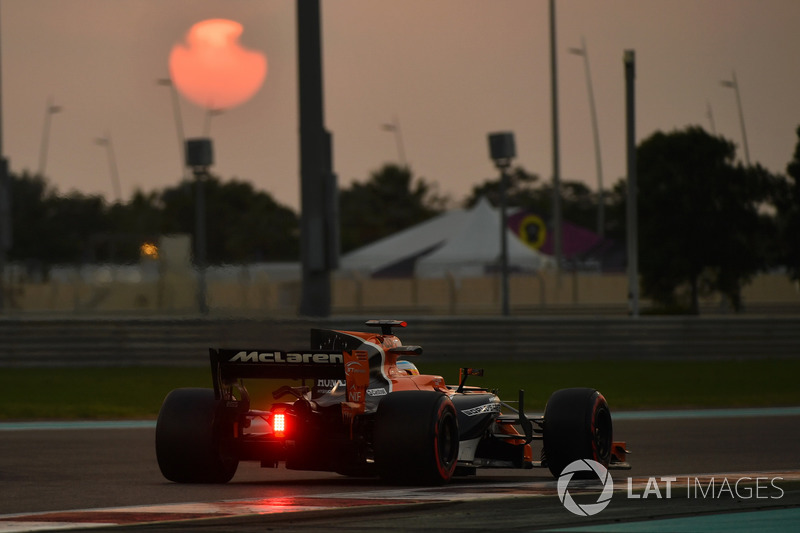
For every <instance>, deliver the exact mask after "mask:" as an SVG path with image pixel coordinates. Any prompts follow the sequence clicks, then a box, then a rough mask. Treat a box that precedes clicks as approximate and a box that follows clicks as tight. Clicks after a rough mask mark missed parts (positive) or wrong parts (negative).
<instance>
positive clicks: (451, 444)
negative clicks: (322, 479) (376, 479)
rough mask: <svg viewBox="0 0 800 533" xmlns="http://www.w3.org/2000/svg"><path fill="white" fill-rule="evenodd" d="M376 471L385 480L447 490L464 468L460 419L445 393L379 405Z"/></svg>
mask: <svg viewBox="0 0 800 533" xmlns="http://www.w3.org/2000/svg"><path fill="white" fill-rule="evenodd" d="M373 444H374V451H375V465H376V466H377V469H378V473H379V474H380V476H381V477H382V478H383V479H386V480H389V481H393V482H401V483H419V484H441V483H446V482H447V481H449V480H450V478H452V477H453V473H454V472H455V469H456V463H457V462H458V419H457V418H456V410H455V407H453V402H451V401H450V399H449V398H448V397H447V396H445V395H444V394H442V393H440V392H435V391H400V392H393V393H391V394H389V395H388V396H386V397H385V398H383V400H381V403H380V404H378V411H377V413H376V414H375V428H374V433H373Z"/></svg>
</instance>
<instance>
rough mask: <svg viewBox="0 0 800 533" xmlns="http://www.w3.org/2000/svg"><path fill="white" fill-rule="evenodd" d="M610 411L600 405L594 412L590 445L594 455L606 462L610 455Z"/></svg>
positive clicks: (600, 460)
mask: <svg viewBox="0 0 800 533" xmlns="http://www.w3.org/2000/svg"><path fill="white" fill-rule="evenodd" d="M611 438H612V426H611V413H610V412H609V411H608V409H606V408H604V407H601V408H599V409H598V410H597V412H596V414H595V420H594V427H593V434H592V445H593V447H594V449H595V455H596V458H597V459H598V461H599V462H602V463H607V462H608V459H609V457H610V456H611Z"/></svg>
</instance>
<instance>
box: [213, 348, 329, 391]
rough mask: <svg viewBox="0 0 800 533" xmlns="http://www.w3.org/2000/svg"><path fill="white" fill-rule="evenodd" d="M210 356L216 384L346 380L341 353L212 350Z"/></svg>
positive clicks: (320, 351) (323, 351)
mask: <svg viewBox="0 0 800 533" xmlns="http://www.w3.org/2000/svg"><path fill="white" fill-rule="evenodd" d="M209 356H210V358H211V374H212V377H213V378H214V383H219V382H220V380H221V381H222V382H231V381H235V380H237V379H240V378H277V379H286V378H291V379H311V378H324V379H344V378H345V353H344V352H343V351H341V350H339V351H325V350H308V349H306V350H295V351H283V350H231V349H218V350H215V349H211V350H209Z"/></svg>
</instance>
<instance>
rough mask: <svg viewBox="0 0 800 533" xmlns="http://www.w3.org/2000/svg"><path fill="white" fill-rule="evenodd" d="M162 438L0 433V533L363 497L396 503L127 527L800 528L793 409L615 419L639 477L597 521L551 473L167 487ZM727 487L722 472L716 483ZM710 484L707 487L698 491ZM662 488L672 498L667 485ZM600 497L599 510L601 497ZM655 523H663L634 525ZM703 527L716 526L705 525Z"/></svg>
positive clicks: (119, 433)
mask: <svg viewBox="0 0 800 533" xmlns="http://www.w3.org/2000/svg"><path fill="white" fill-rule="evenodd" d="M154 433H155V431H154V429H153V428H152V427H144V428H139V429H78V430H75V429H58V430H55V429H49V430H15V431H0V532H2V531H4V529H3V521H2V520H3V519H4V516H7V515H11V514H14V515H20V514H25V513H41V512H48V511H71V510H81V509H97V508H119V507H127V506H141V505H155V504H177V503H195V502H220V501H232V500H240V501H258V502H268V501H283V502H286V501H294V502H302V501H303V500H304V499H309V498H323V499H324V498H325V497H327V496H334V497H336V498H339V501H346V500H347V498H348V497H350V496H352V499H353V500H358V496H359V495H373V496H374V495H376V494H384V495H385V496H386V497H385V499H384V500H376V504H375V505H369V506H362V507H349V508H344V509H340V510H321V511H312V512H291V513H289V512H284V513H280V512H277V513H275V512H273V513H270V514H262V515H259V514H249V515H245V516H240V517H236V518H225V519H212V520H201V521H193V522H186V521H175V522H158V523H151V524H144V525H138V526H133V527H131V526H126V527H125V528H124V529H134V530H149V531H152V530H159V531H162V530H163V531H265V530H267V531H269V530H291V531H312V530H319V529H321V528H335V529H337V530H347V531H375V530H392V531H403V530H412V529H413V530H417V531H420V530H442V529H444V530H454V531H468V530H474V531H485V530H487V529H497V530H503V531H512V530H517V531H531V530H537V529H544V530H550V529H553V530H554V529H559V528H565V527H566V528H574V527H577V528H581V529H580V530H586V531H588V530H590V529H585V528H587V527H591V526H593V525H594V526H597V527H599V528H601V529H600V530H604V531H614V530H618V531H641V530H652V531H666V530H674V531H694V530H706V529H709V528H713V529H717V528H718V527H719V526H723V527H725V526H724V522H721V520H725V519H726V518H725V517H727V520H729V521H730V522H731V523H732V524H734V525H737V524H738V526H740V527H742V525H746V524H748V523H750V526H751V528H752V527H758V528H759V529H762V533H764V532H765V531H769V530H770V527H772V528H773V529H772V530H774V531H780V530H786V526H787V524H788V525H789V526H791V529H794V530H798V528H800V481H798V480H800V456H799V455H798V450H800V415H798V414H796V410H795V411H794V412H792V414H789V415H786V414H775V413H773V415H772V416H759V415H753V414H750V415H749V416H746V417H741V418H740V417H736V416H725V417H714V416H707V417H692V418H675V417H663V418H661V417H660V418H656V419H644V420H642V419H636V418H628V419H624V418H623V419H621V420H617V421H616V422H615V439H620V440H625V441H627V442H628V448H629V449H630V450H631V451H632V454H631V455H630V456H629V459H630V462H631V463H632V464H633V468H632V469H631V470H628V471H614V472H612V474H613V478H614V482H615V487H617V488H618V490H619V489H621V490H619V492H617V493H615V495H614V498H613V499H612V501H611V503H610V505H609V506H608V507H607V508H606V509H605V510H604V511H603V512H601V513H600V514H598V515H596V516H592V517H578V516H574V515H572V514H571V513H569V512H568V511H567V510H566V509H565V508H564V506H563V505H562V504H561V503H560V501H559V500H558V498H557V496H556V484H555V482H554V481H553V479H552V478H551V476H550V475H549V472H547V471H546V470H542V469H534V470H528V471H512V470H489V471H481V472H480V473H479V475H478V476H476V477H472V478H459V479H457V480H455V481H454V482H453V483H451V484H450V485H448V486H447V487H445V488H444V489H436V490H438V491H440V492H439V493H440V494H443V493H445V492H446V493H453V494H456V493H457V494H461V495H467V496H468V497H466V498H462V499H460V500H456V501H449V502H444V501H439V500H437V499H436V498H433V499H431V500H430V501H429V502H427V503H426V502H425V500H424V498H418V499H413V498H412V499H409V500H408V502H409V503H405V504H402V505H387V503H392V504H396V503H398V502H397V501H395V500H394V499H393V498H392V495H393V494H396V493H397V492H398V491H401V492H402V491H405V492H408V491H411V492H413V491H414V490H415V489H414V488H409V487H405V488H398V487H393V486H391V485H387V484H385V483H382V482H380V481H377V480H363V479H350V478H345V477H342V476H339V475H337V474H329V473H319V472H294V471H287V470H285V469H283V468H279V469H275V470H273V469H261V468H260V467H259V466H258V465H256V464H254V463H243V464H242V465H240V468H239V471H238V472H237V474H236V476H235V477H234V479H233V481H232V482H231V483H229V484H226V485H178V484H174V483H170V482H167V481H165V480H164V479H163V478H162V477H161V474H160V472H159V470H158V466H157V464H156V459H155V451H154ZM535 453H536V452H535ZM700 474H724V475H725V477H726V478H727V479H728V480H730V482H731V484H733V482H734V480H735V479H736V478H737V477H740V476H742V475H748V476H750V477H756V476H764V477H765V478H770V479H772V478H774V477H776V476H782V477H784V478H785V480H779V481H777V484H778V485H779V486H780V487H781V491H780V493H777V492H776V491H775V489H774V488H773V489H769V487H767V489H769V490H771V492H769V491H768V492H765V493H764V495H765V496H766V497H764V498H753V497H751V498H746V497H745V498H742V497H738V496H739V495H738V494H737V497H734V498H732V497H728V496H727V495H720V497H719V498H713V497H711V498H709V497H700V498H698V497H687V496H689V495H687V493H686V489H685V488H684V489H682V491H681V484H683V486H687V485H688V484H689V481H690V479H691V480H694V477H695V476H699V475H700ZM651 476H655V477H658V478H660V477H662V476H664V477H666V476H674V477H676V478H677V481H676V482H675V487H674V488H673V490H674V491H675V492H674V493H673V495H672V498H671V499H667V498H665V497H662V498H656V497H654V494H653V493H652V492H651V493H650V497H648V498H646V499H630V498H626V496H625V486H626V482H627V479H628V478H629V477H630V478H634V479H636V480H638V483H639V489H638V492H639V493H641V489H642V486H643V484H644V483H645V481H647V480H648V478H649V477H651ZM792 476H794V477H793V479H794V481H792V480H791V479H790V478H792ZM721 478H722V476H720V475H717V476H716V479H717V482H719V480H720V479H721ZM707 482H708V478H705V481H703V482H702V483H703V485H701V486H702V487H705V483H707ZM767 483H769V482H767ZM416 490H419V489H416ZM442 491H444V492H442ZM634 492H636V491H634ZM660 492H661V493H663V492H664V486H663V482H662V483H661V487H660ZM417 494H420V495H422V494H424V493H423V492H419V493H417ZM695 496H696V489H695ZM777 496H780V498H778V497H777ZM582 497H584V498H585V497H588V495H583V496H581V495H576V497H575V499H576V501H578V500H579V499H580V498H582ZM591 499H592V500H591V501H596V495H595V496H591ZM745 511H747V512H745ZM723 513H727V514H723ZM731 513H733V514H731ZM736 513H742V514H736ZM764 513H766V514H764ZM775 513H777V514H775ZM665 518H675V519H693V520H701V521H700V522H698V521H694V522H691V523H690V525H689V526H687V527H688V529H681V527H683V526H681V525H680V523H679V522H669V521H666V522H665V521H663V519H665ZM652 519H656V520H661V521H660V522H659V521H654V522H653V521H650V522H646V523H645V522H633V523H632V524H631V523H630V521H631V520H652ZM703 519H706V520H711V521H712V522H710V525H709V524H706V525H705V526H702V520H703ZM748 520H750V522H748ZM659 524H661V525H662V526H664V525H665V524H666V526H665V527H666V529H664V528H663V527H662V528H661V529H659V528H658V527H656V526H658V525H659ZM759 524H762V525H759ZM770 524H772V526H770ZM645 525H646V527H645ZM625 527H627V528H628V529H625ZM615 528H616V529H615ZM104 529H105V528H104V527H99V528H92V529H91V530H92V531H98V530H104ZM112 529H115V530H118V529H119V528H112ZM124 529H123V530H124ZM5 530H6V531H8V530H10V529H8V528H7V529H5Z"/></svg>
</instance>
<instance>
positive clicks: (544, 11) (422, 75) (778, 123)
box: [0, 0, 800, 209]
mask: <svg viewBox="0 0 800 533" xmlns="http://www.w3.org/2000/svg"><path fill="white" fill-rule="evenodd" d="M321 4H322V16H323V21H322V28H323V29H322V31H323V62H324V69H325V71H324V85H325V111H326V125H327V128H328V129H329V130H330V131H331V132H332V134H333V146H334V169H335V171H336V173H337V174H338V176H339V181H340V184H341V186H343V187H347V186H349V185H350V184H351V183H352V182H353V181H354V180H357V181H364V180H366V179H367V178H368V177H369V174H370V173H371V172H372V171H375V170H377V169H379V168H380V167H381V166H382V165H383V164H385V163H389V162H398V161H399V158H400V155H399V154H398V149H397V144H396V141H397V137H396V135H397V132H392V131H388V130H385V129H384V128H383V126H384V125H385V124H388V123H392V122H393V120H395V118H396V119H397V120H398V123H399V126H400V130H399V131H400V133H401V135H402V142H403V146H404V149H405V150H404V151H405V158H406V159H407V161H408V163H409V165H410V167H411V168H412V171H413V172H414V175H415V176H418V177H424V178H425V179H426V180H428V181H429V182H433V183H436V184H438V187H439V192H440V193H443V194H449V195H450V196H451V197H452V199H453V200H454V201H455V202H460V201H461V200H462V199H463V198H464V197H466V195H467V194H468V193H469V192H470V190H471V188H472V187H473V186H474V185H476V184H478V183H480V182H481V181H483V180H485V179H487V178H493V177H494V176H495V175H496V171H495V169H494V167H493V165H492V163H491V161H490V160H489V156H488V148H487V141H486V135H487V134H488V133H490V132H493V131H498V130H510V131H513V132H514V133H515V135H516V143H517V151H518V154H519V157H518V159H517V160H516V161H515V164H517V165H521V166H522V167H524V168H525V169H526V170H528V171H529V172H533V173H536V174H539V175H540V176H541V177H542V178H543V179H550V176H551V172H552V164H551V153H552V149H551V122H550V106H551V104H550V70H549V53H550V50H549V28H548V2H547V1H546V0H495V1H492V2H488V1H482V0H439V1H437V2H425V1H424V0H408V1H404V2H393V1H390V0H336V1H335V2H333V1H325V0H323V1H322V2H321ZM209 18H225V19H230V20H234V21H237V22H239V23H240V24H241V25H242V26H243V33H242V35H241V42H242V44H243V45H244V46H245V47H246V48H248V49H251V50H256V51H259V52H262V53H264V54H265V55H266V56H267V60H268V62H269V75H268V76H267V78H266V81H265V82H264V85H263V87H262V88H261V89H260V90H259V91H258V92H257V93H256V94H255V95H254V96H253V98H252V99H251V100H249V101H248V102H246V103H244V104H242V105H241V106H239V107H234V108H232V109H229V110H226V111H222V112H221V113H219V114H215V115H214V116H212V117H210V122H209V125H210V136H211V137H212V138H213V140H214V143H215V158H216V164H215V166H214V167H213V168H212V171H213V173H214V174H216V175H218V176H220V177H221V178H222V179H224V180H228V179H231V178H237V179H242V180H246V181H249V182H252V183H253V184H254V186H255V187H256V188H258V189H260V190H265V191H267V192H269V193H270V194H272V195H273V196H274V197H275V199H276V200H278V201H279V202H281V203H283V204H285V205H287V206H290V207H292V208H293V209H297V208H298V205H299V187H300V186H299V177H298V176H299V163H298V148H297V145H298V121H297V69H296V61H297V58H296V21H295V3H294V2H292V1H286V0H226V1H222V0H172V1H170V2H158V1H156V0H118V1H114V2H108V1H103V0H69V1H64V0H26V1H24V2H23V1H17V0H2V1H0V54H2V61H1V62H0V64H2V105H3V109H2V128H3V129H2V131H3V137H2V138H3V152H4V155H5V156H6V157H7V158H8V159H9V162H10V168H11V170H12V172H14V173H21V172H23V171H28V172H31V173H36V172H37V170H38V168H39V165H40V155H41V146H42V139H43V136H44V135H43V129H44V128H43V121H44V120H45V116H46V110H47V106H48V105H49V104H48V101H51V102H52V104H53V105H55V106H57V107H59V108H60V109H59V111H58V112H55V113H52V114H51V115H50V116H49V119H50V121H51V122H50V130H49V135H48V136H47V141H48V150H47V157H46V170H45V175H46V177H47V179H48V181H49V182H50V183H51V184H52V185H53V186H54V187H57V188H58V190H59V191H61V192H62V193H65V192H69V191H71V190H78V191H80V192H83V193H86V194H101V195H103V196H105V197H106V198H108V199H113V198H114V195H113V194H112V191H113V187H112V181H111V180H110V179H109V164H108V159H107V154H106V151H105V150H103V149H102V147H100V146H98V145H97V143H96V140H97V139H98V138H103V137H104V136H105V134H106V132H108V135H109V138H110V139H111V140H112V141H113V148H114V151H115V155H116V159H117V165H118V171H119V178H120V182H121V187H122V197H123V199H124V200H126V199H128V198H130V196H131V194H132V193H133V191H134V190H135V189H141V190H144V191H150V190H154V189H157V190H160V189H163V188H164V187H168V186H173V185H175V184H177V183H178V182H179V181H180V179H181V177H182V176H183V169H182V168H181V163H180V159H179V157H180V156H179V154H180V150H181V147H180V145H179V142H178V137H177V135H176V125H175V121H174V114H173V107H172V102H171V97H170V93H169V90H168V89H167V88H166V87H164V86H161V85H159V84H158V83H157V80H159V79H163V78H165V77H168V75H169V70H168V58H169V54H170V50H171V49H172V48H173V46H174V45H176V44H177V43H179V42H181V41H182V40H183V39H184V38H185V36H186V32H187V31H188V30H189V28H190V27H191V26H192V25H193V24H195V23H197V22H199V21H202V20H205V19H209ZM556 19H557V43H558V45H557V52H558V81H559V111H560V157H561V177H562V179H563V180H579V181H582V182H584V183H586V184H587V185H589V186H590V187H591V188H592V189H595V188H596V171H595V159H594V146H593V140H592V132H591V123H590V114H589V104H588V96H587V87H586V77H585V72H584V62H583V58H582V57H579V56H576V55H574V54H571V53H570V48H575V47H579V46H580V44H581V39H582V38H584V39H585V41H586V45H587V49H588V55H589V62H590V67H591V74H592V82H593V88H594V94H595V101H596V105H597V112H598V122H599V130H600V137H601V148H602V158H603V174H604V185H605V186H606V187H611V186H612V185H613V184H614V183H615V182H617V180H618V179H619V178H621V177H622V176H623V175H624V174H625V146H624V139H625V137H624V133H625V132H624V125H625V118H624V77H623V62H622V57H623V52H624V50H626V49H633V50H635V51H636V61H637V65H636V96H637V125H636V131H637V139H638V140H639V141H641V140H642V139H644V138H646V137H648V136H650V135H651V134H652V133H654V132H655V131H658V130H660V131H666V132H668V131H672V130H675V129H683V128H685V127H687V126H689V125H700V126H702V127H704V128H705V129H706V130H708V131H710V132H712V133H716V134H718V135H722V136H724V137H725V138H726V139H729V140H731V141H733V142H735V143H736V144H737V147H738V152H737V153H738V155H739V157H740V158H743V151H742V132H741V127H740V119H739V114H738V110H737V104H736V99H735V94H734V91H733V90H731V89H730V88H728V87H724V86H723V85H722V83H721V82H722V81H730V80H731V78H732V73H733V72H734V71H735V73H736V78H737V81H738V84H739V89H740V95H741V102H742V109H743V114H744V120H745V124H746V128H747V139H748V144H749V153H750V159H751V162H752V163H753V164H756V163H759V164H761V165H763V166H765V167H766V168H767V169H769V170H770V171H772V172H776V173H783V172H784V171H785V167H786V164H787V163H788V162H789V161H790V160H791V157H792V153H793V151H794V147H795V145H796V143H797V136H796V133H795V130H796V128H797V126H798V125H800V98H798V97H797V95H798V94H800V69H798V68H797V65H798V60H797V59H796V54H797V50H800V33H799V32H797V31H796V24H797V21H798V20H800V2H796V1H793V0H766V1H758V0H704V1H702V2H701V1H696V0H651V1H648V2H639V1H636V0H606V1H604V2H593V1H590V0H558V1H556ZM50 99H52V100H50ZM180 108H181V115H182V120H183V125H184V130H185V135H186V136H187V137H196V136H200V135H201V134H202V133H203V130H204V128H205V127H206V118H207V117H206V112H205V110H204V109H203V108H201V107H198V106H196V105H194V104H192V103H191V102H189V101H188V100H186V99H183V98H181V101H180Z"/></svg>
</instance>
